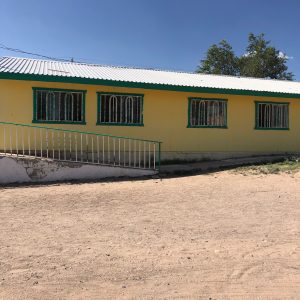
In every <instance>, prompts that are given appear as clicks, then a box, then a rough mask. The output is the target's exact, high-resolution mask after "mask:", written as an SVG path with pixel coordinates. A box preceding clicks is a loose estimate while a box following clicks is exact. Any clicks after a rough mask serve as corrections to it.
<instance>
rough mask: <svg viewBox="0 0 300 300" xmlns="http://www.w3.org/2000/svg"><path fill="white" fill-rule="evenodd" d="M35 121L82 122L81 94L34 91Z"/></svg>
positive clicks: (82, 103)
mask: <svg viewBox="0 0 300 300" xmlns="http://www.w3.org/2000/svg"><path fill="white" fill-rule="evenodd" d="M34 93H35V121H42V122H47V121H52V122H55V121H56V122H71V123H81V122H83V121H84V107H83V106H84V101H83V92H75V91H74V92H73V91H53V90H35V91H34Z"/></svg>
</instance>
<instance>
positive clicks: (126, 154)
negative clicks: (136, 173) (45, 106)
mask: <svg viewBox="0 0 300 300" xmlns="http://www.w3.org/2000/svg"><path fill="white" fill-rule="evenodd" d="M160 144H161V143H160V142H157V141H151V140H140V139H132V138H129V137H120V136H112V135H105V134H97V133H91V132H81V131H75V130H64V129H58V128H49V127H42V126H34V125H25V124H17V123H9V122H0V155H4V156H7V155H10V156H21V157H22V156H23V157H25V156H30V157H34V158H44V159H52V160H60V161H73V162H80V163H89V164H99V165H111V166H120V167H129V168H140V169H150V170H158V169H159V166H160V149H161V146H160Z"/></svg>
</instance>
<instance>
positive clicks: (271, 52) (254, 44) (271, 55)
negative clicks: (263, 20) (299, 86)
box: [239, 33, 293, 80]
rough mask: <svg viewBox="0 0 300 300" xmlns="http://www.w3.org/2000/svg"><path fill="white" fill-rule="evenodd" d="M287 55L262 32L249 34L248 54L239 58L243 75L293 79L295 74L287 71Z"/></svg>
mask: <svg viewBox="0 0 300 300" xmlns="http://www.w3.org/2000/svg"><path fill="white" fill-rule="evenodd" d="M287 60H288V59H287V56H286V55H285V54H284V53H283V52H281V51H279V50H277V49H276V48H275V47H273V46H270V41H267V40H266V39H265V35H264V34H263V33H262V34H260V35H257V36H255V35H254V34H253V33H250V34H249V38H248V46H247V49H246V54H245V55H243V56H242V57H240V59H239V69H240V75H241V76H249V77H259V78H271V79H286V80H293V74H292V73H291V72H287V70H288V67H287V65H286V63H287Z"/></svg>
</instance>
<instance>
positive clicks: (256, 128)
mask: <svg viewBox="0 0 300 300" xmlns="http://www.w3.org/2000/svg"><path fill="white" fill-rule="evenodd" d="M254 129H255V130H290V128H275V127H274V128H261V127H255V128H254Z"/></svg>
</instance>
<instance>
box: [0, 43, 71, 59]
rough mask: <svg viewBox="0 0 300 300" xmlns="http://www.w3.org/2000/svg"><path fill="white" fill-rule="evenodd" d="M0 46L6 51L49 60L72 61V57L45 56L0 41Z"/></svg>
mask: <svg viewBox="0 0 300 300" xmlns="http://www.w3.org/2000/svg"><path fill="white" fill-rule="evenodd" d="M0 48H1V49H4V50H7V51H12V52H17V53H23V54H28V55H32V56H38V57H42V58H46V59H50V60H58V61H68V62H70V61H71V62H74V60H73V58H71V59H65V58H55V57H51V56H46V55H42V54H38V53H32V52H28V51H24V50H21V49H17V48H11V47H8V46H6V45H4V44H1V43H0Z"/></svg>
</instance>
